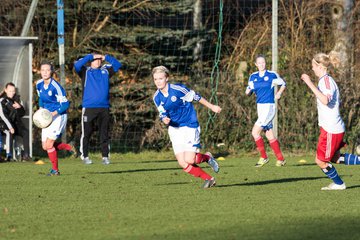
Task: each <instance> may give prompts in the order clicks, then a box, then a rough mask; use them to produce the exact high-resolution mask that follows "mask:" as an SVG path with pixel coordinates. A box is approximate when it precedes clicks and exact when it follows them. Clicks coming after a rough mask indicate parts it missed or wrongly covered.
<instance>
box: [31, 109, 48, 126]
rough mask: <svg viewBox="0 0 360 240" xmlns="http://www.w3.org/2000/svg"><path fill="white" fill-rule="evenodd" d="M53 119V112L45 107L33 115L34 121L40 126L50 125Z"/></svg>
mask: <svg viewBox="0 0 360 240" xmlns="http://www.w3.org/2000/svg"><path fill="white" fill-rule="evenodd" d="M52 120H53V117H52V115H51V112H50V111H49V110H47V109H45V108H40V109H39V110H37V111H36V112H35V113H34V115H33V122H34V124H35V126H37V127H38V128H46V127H48V126H49V125H50V124H51V122H52Z"/></svg>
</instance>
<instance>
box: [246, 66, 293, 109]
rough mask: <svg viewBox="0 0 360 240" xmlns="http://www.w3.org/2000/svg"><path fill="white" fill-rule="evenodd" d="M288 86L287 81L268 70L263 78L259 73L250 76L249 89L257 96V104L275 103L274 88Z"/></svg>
mask: <svg viewBox="0 0 360 240" xmlns="http://www.w3.org/2000/svg"><path fill="white" fill-rule="evenodd" d="M275 85H279V86H282V85H284V86H285V85H286V83H285V81H284V80H283V79H282V78H281V77H280V76H279V75H278V74H277V73H276V72H273V71H268V70H266V71H265V73H264V75H263V76H260V74H259V72H254V73H253V74H251V75H250V78H249V83H248V88H249V89H251V91H252V92H255V94H256V103H275V96H274V86H275Z"/></svg>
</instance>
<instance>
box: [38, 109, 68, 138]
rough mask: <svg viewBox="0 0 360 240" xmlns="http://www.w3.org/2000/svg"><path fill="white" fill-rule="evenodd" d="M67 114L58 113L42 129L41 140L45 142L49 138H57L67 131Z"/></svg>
mask: <svg viewBox="0 0 360 240" xmlns="http://www.w3.org/2000/svg"><path fill="white" fill-rule="evenodd" d="M66 122H67V114H62V115H56V116H55V117H54V118H53V121H52V123H51V124H50V126H48V127H47V128H43V129H42V131H41V141H42V142H45V141H46V139H47V138H49V139H52V140H56V139H57V138H58V137H60V135H61V134H62V133H63V132H64V131H65V128H66Z"/></svg>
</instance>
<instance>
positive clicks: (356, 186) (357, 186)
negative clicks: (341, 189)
mask: <svg viewBox="0 0 360 240" xmlns="http://www.w3.org/2000/svg"><path fill="white" fill-rule="evenodd" d="M352 188H360V185H355V186H350V187H348V186H347V187H346V189H352Z"/></svg>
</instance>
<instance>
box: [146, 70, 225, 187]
mask: <svg viewBox="0 0 360 240" xmlns="http://www.w3.org/2000/svg"><path fill="white" fill-rule="evenodd" d="M152 77H153V80H154V83H155V85H156V87H157V89H158V90H157V91H156V92H155V94H154V98H153V99H154V103H155V105H156V108H157V109H158V111H159V116H160V120H161V121H162V122H163V123H165V124H166V125H168V126H169V128H168V132H169V136H170V140H171V143H172V147H173V150H174V153H175V156H176V159H177V161H178V163H179V165H180V166H181V167H182V168H183V169H184V171H185V172H187V173H189V174H191V175H193V176H194V177H200V178H202V179H203V180H204V181H205V182H204V184H203V186H202V187H203V188H210V187H212V186H215V178H214V177H212V176H210V175H209V174H207V173H206V172H205V171H204V170H203V169H202V168H200V167H199V166H198V165H197V164H200V163H202V162H207V163H208V164H209V165H210V166H211V168H212V169H213V170H214V172H216V173H217V172H219V165H218V163H217V161H216V160H215V158H214V157H213V156H212V155H211V153H209V152H208V153H205V154H201V153H199V148H200V125H199V122H198V119H197V115H196V111H195V109H194V106H193V102H194V101H195V102H200V103H201V104H202V105H204V106H206V107H208V108H209V109H211V110H212V111H213V112H215V113H220V111H221V108H220V107H219V106H217V105H213V104H211V103H209V102H208V101H207V100H206V99H204V98H202V97H201V96H200V95H199V94H198V93H196V92H194V91H193V90H190V89H188V88H187V87H186V86H184V85H182V84H170V83H168V80H169V70H168V69H167V68H166V67H164V66H158V67H155V68H154V69H153V70H152Z"/></svg>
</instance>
